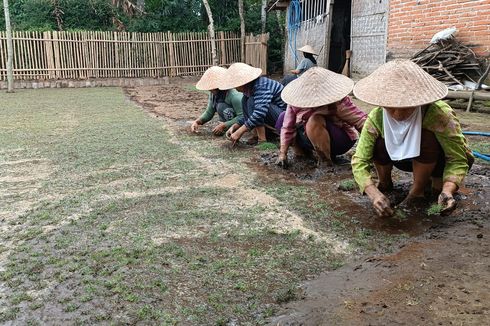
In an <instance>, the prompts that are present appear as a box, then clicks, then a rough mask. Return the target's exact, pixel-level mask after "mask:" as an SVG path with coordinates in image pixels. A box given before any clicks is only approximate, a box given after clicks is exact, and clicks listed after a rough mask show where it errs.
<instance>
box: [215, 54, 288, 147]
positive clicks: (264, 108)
mask: <svg viewBox="0 0 490 326" xmlns="http://www.w3.org/2000/svg"><path fill="white" fill-rule="evenodd" d="M233 88H236V89H237V90H238V91H239V92H242V93H243V118H241V119H238V121H237V123H236V124H234V125H233V126H231V128H230V129H228V131H227V137H228V138H229V139H230V140H231V141H233V143H236V142H237V141H238V140H239V139H240V138H241V137H242V136H243V135H244V134H245V132H247V131H253V132H254V134H255V136H254V137H252V138H251V139H249V144H253V143H258V142H265V141H266V140H267V137H273V136H274V134H276V129H275V125H276V122H277V118H278V117H279V115H280V114H281V113H282V112H283V111H284V110H285V109H286V103H284V102H283V100H282V99H281V92H282V89H283V88H284V87H283V86H282V85H281V84H280V83H279V82H277V81H275V80H272V79H269V78H267V77H263V76H262V69H260V68H255V67H252V66H249V65H247V64H245V63H242V62H237V63H234V64H232V65H231V66H230V67H229V68H228V70H227V71H226V73H225V74H224V76H223V78H222V79H221V82H220V89H221V90H229V89H233ZM276 136H278V135H276Z"/></svg>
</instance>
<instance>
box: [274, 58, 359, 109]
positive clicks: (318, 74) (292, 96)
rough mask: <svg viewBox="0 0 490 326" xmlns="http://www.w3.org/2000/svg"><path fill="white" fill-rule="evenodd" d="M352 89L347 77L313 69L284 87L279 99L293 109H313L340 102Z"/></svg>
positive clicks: (352, 84)
mask: <svg viewBox="0 0 490 326" xmlns="http://www.w3.org/2000/svg"><path fill="white" fill-rule="evenodd" d="M352 87H354V81H353V80H352V79H350V78H349V77H346V76H344V75H340V74H337V73H335V72H333V71H330V70H327V69H325V68H321V67H313V68H310V69H308V70H307V71H306V72H305V73H304V74H303V75H301V77H299V78H298V79H295V80H293V81H292V82H290V83H289V84H288V85H287V86H286V87H284V89H283V90H282V93H281V98H282V100H283V101H284V102H286V103H287V104H289V105H292V106H295V107H299V108H313V107H319V106H324V105H327V104H330V103H334V102H337V101H340V100H341V99H343V98H344V97H346V96H347V95H348V94H349V93H350V92H351V90H352Z"/></svg>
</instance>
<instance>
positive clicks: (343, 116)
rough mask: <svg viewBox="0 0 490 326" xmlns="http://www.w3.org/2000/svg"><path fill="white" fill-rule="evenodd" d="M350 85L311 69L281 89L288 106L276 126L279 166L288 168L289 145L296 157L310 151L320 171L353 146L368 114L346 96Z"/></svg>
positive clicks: (348, 81) (343, 79)
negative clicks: (278, 143)
mask: <svg viewBox="0 0 490 326" xmlns="http://www.w3.org/2000/svg"><path fill="white" fill-rule="evenodd" d="M353 86H354V82H353V81H352V80H351V79H350V78H348V77H346V76H343V75H339V74H337V73H334V72H332V71H330V70H327V69H324V68H320V67H314V68H311V69H309V70H308V71H307V72H305V73H304V74H303V75H302V76H301V77H299V78H298V79H296V80H294V81H292V82H291V83H289V84H288V85H287V86H286V87H285V88H284V90H283V91H282V95H281V97H282V99H283V100H284V102H286V103H287V104H288V107H287V109H286V112H285V114H284V117H282V116H281V118H280V119H279V122H278V125H277V128H280V132H281V147H280V154H279V158H278V159H277V162H276V163H277V164H278V165H280V166H282V167H286V166H287V153H288V149H289V147H290V146H291V145H292V146H293V150H294V152H295V154H296V156H303V155H304V153H305V152H311V151H313V152H314V153H315V154H316V156H317V158H318V166H319V167H320V168H321V167H324V166H333V161H334V160H335V157H336V155H341V154H344V153H346V152H347V151H348V150H349V149H351V148H352V146H354V144H355V142H356V141H357V138H358V131H359V132H360V131H361V130H362V127H363V125H364V122H365V121H366V118H367V115H366V113H364V112H363V111H361V110H360V109H359V108H358V107H357V106H356V105H355V104H354V103H352V101H351V100H350V98H349V97H348V96H347V95H348V94H349V93H350V92H351V90H352V88H353ZM282 119H284V120H283V122H282V126H281V120H282ZM356 130H357V131H356Z"/></svg>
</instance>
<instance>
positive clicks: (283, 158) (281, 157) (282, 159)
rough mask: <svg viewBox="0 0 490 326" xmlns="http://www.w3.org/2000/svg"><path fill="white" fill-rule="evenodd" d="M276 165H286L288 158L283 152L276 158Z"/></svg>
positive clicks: (284, 166)
mask: <svg viewBox="0 0 490 326" xmlns="http://www.w3.org/2000/svg"><path fill="white" fill-rule="evenodd" d="M276 165H278V166H280V167H281V168H283V169H286V168H287V167H288V158H287V155H286V154H284V153H281V154H279V157H278V158H277V160H276Z"/></svg>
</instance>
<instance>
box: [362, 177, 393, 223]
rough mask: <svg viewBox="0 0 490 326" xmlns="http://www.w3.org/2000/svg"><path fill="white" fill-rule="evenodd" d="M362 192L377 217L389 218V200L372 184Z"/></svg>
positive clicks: (390, 210)
mask: <svg viewBox="0 0 490 326" xmlns="http://www.w3.org/2000/svg"><path fill="white" fill-rule="evenodd" d="M364 192H365V193H366V195H368V197H369V198H370V199H371V202H372V203H373V207H374V210H375V211H376V214H378V216H381V217H389V216H392V215H393V213H394V212H393V209H392V208H391V203H390V200H389V199H388V198H387V197H386V196H385V195H383V193H382V192H381V191H379V189H378V188H377V187H376V186H375V185H374V184H371V185H369V186H367V187H366V189H364Z"/></svg>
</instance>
